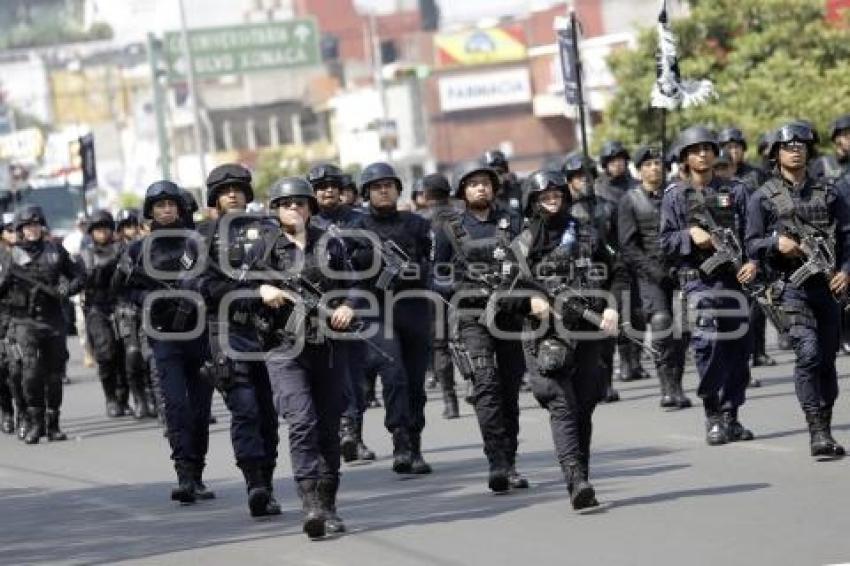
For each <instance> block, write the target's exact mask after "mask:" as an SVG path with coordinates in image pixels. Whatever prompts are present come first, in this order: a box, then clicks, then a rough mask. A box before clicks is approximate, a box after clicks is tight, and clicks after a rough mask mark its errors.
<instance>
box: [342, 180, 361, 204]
mask: <svg viewBox="0 0 850 566" xmlns="http://www.w3.org/2000/svg"><path fill="white" fill-rule="evenodd" d="M340 185H341V188H340V190H339V202H341V203H342V204H346V205H348V206H350V207H352V209H353V210H355V211H357V210H359V209H360V192H359V191H358V190H357V183H355V182H354V178H353V177H352V176H351V175H349V174H348V173H345V174H343V175H342V177H341V178H340Z"/></svg>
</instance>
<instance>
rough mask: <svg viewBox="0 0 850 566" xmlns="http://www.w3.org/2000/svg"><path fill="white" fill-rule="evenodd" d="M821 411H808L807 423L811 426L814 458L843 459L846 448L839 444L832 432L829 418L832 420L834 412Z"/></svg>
mask: <svg viewBox="0 0 850 566" xmlns="http://www.w3.org/2000/svg"><path fill="white" fill-rule="evenodd" d="M826 411H827V410H825V409H821V410H820V411H806V423H807V424H808V425H809V436H810V440H809V446H810V447H811V453H812V456H815V457H818V456H826V457H833V458H834V457H839V458H840V457H842V456H844V447H843V446H841V445H840V444H838V443H837V442H836V441H835V439H834V438H832V434H831V432H830V424H828V422H829V421H827V417H828V418H829V419H830V420H831V419H832V411H831V410H828V411H829V412H828V414H827V413H826Z"/></svg>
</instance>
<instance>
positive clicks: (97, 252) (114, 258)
mask: <svg viewBox="0 0 850 566" xmlns="http://www.w3.org/2000/svg"><path fill="white" fill-rule="evenodd" d="M120 253H121V247H120V245H119V244H117V243H113V244H108V245H105V246H98V245H93V246H89V247H86V248H84V249H82V250H81V251H80V258H82V260H83V265H84V266H85V268H86V277H87V278H88V279H89V281H88V284H87V285H86V287H87V288H86V292H85V303H86V304H87V305H93V304H95V303H109V302H111V301H112V297H111V292H110V282H111V278H112V273H113V271H114V270H115V266H116V265H117V264H118V258H119V256H120Z"/></svg>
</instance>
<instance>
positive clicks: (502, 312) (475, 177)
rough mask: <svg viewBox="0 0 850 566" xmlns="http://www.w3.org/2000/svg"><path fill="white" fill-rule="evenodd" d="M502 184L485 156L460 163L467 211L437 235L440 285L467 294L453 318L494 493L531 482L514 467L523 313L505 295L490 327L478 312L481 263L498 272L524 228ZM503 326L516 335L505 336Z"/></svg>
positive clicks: (459, 188)
mask: <svg viewBox="0 0 850 566" xmlns="http://www.w3.org/2000/svg"><path fill="white" fill-rule="evenodd" d="M500 182H501V180H500V177H499V175H498V173H497V172H496V171H495V170H493V169H492V168H490V167H489V166H487V165H486V164H484V163H482V162H480V161H471V162H467V163H462V164H461V165H459V166H458V168H457V171H456V173H455V178H454V190H455V197H456V198H459V199H463V200H464V201H465V202H466V211H465V212H464V213H463V214H462V215H460V216H459V217H455V218H453V219H451V220H448V221H447V222H446V225H445V226H444V227H443V229H442V230H440V231H439V232H436V233H435V236H436V246H435V256H434V260H435V267H436V269H437V271H436V272H435V279H434V283H435V287H436V288H437V289H440V290H442V291H443V292H444V293H445V294H448V293H449V292H450V291H452V290H455V291H460V292H462V293H463V294H464V295H465V296H464V297H463V298H461V299H460V300H459V301H458V302H457V305H458V308H459V309H460V314H459V315H458V316H457V317H456V318H457V320H456V321H454V320H452V321H451V323H452V324H454V323H455V322H456V324H457V334H458V336H459V339H460V341H461V342H462V343H463V344H464V346H465V347H466V350H467V351H468V353H469V359H470V361H471V371H472V375H466V376H464V377H465V378H466V379H471V380H472V396H471V401H472V405H473V407H474V408H475V414H476V416H477V417H478V426H479V428H480V429H481V436H482V438H483V440H484V454H485V455H486V456H487V461H488V463H489V466H490V473H489V477H488V481H487V484H488V486H489V488H490V489H491V490H492V491H493V492H496V493H499V492H503V491H507V490H508V489H510V488H527V487H528V480H527V479H526V478H525V477H523V476H522V475H520V473H519V472H517V470H516V453H517V447H518V436H519V390H520V385H521V384H522V377H523V374H524V373H525V363H524V358H523V351H522V343H521V342H520V340H519V335H520V334H521V332H522V316H523V315H524V314H525V313H523V312H519V313H517V312H515V311H514V307H515V303H516V301H506V300H500V301H498V302H497V304H496V313H495V316H494V318H493V321H492V326H491V325H490V323H486V322H485V321H484V320H483V319H482V318H481V317H480V314H481V311H483V310H484V309H485V307H486V306H487V302H488V297H489V296H490V292H488V290H487V289H486V288H485V289H484V292H481V287H482V282H481V279H480V276H479V274H478V273H477V269H476V268H477V266H478V265H481V264H483V265H490V266H491V272H492V273H493V274H496V275H498V274H500V273H502V264H503V261H504V260H505V255H506V254H508V253H509V252H508V250H509V245H510V243H511V241H512V240H513V239H514V238H515V237H516V236H517V235H518V234H519V231H520V229H521V228H522V218H521V217H520V216H519V215H518V214H516V213H514V212H512V211H511V210H510V209H503V208H500V207H497V206H496V205H495V202H494V200H495V199H494V197H495V194H496V193H497V192H498V190H499V184H500ZM447 265H453V266H454V271H455V273H457V275H456V278H457V279H459V283H458V285H457V286H456V289H453V286H452V285H451V278H446V277H445V276H444V275H443V274H441V273H440V272H439V269H440V268H441V267H443V266H447ZM506 283H509V282H506ZM496 290H498V289H496ZM501 290H502V291H504V290H507V287H506V288H505V289H501ZM476 291H478V292H477V293H476ZM476 311H478V312H476ZM526 312H527V311H526ZM451 314H453V313H451V312H450V313H449V315H451ZM497 330H498V331H501V332H508V333H513V334H514V336H515V337H514V338H508V337H507V336H504V337H503V336H500V335H499V333H497V332H496V331H497Z"/></svg>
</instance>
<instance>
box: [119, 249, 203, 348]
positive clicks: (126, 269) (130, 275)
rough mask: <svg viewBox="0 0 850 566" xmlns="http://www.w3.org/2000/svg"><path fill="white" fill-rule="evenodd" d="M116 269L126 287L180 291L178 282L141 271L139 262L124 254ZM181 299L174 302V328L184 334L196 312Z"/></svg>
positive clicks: (189, 304)
mask: <svg viewBox="0 0 850 566" xmlns="http://www.w3.org/2000/svg"><path fill="white" fill-rule="evenodd" d="M116 269H117V271H118V273H120V274H122V275H124V280H123V281H121V283H122V284H123V285H124V286H138V287H142V288H144V289H146V290H149V291H156V290H163V291H179V290H180V287H179V286H178V285H177V284H176V283H177V281H175V282H173V283H169V282H168V281H163V280H161V279H156V278H154V277H151V276H150V275H149V274H147V273H145V271H144V270H142V269H140V267H139V263H138V260H137V261H135V262H134V261H133V260H132V259H130V256H129V254H124V255H123V256H122V257H121V259H120V260H118V265H117V266H116ZM181 298H182V299H183V300H178V301H174V305H175V311H174V319H173V326H174V330H175V331H176V332H182V331H183V330H184V329H185V328H186V323H187V322H188V321H189V317H190V316H192V313H193V312H195V309H193V308H192V303H191V302H190V301H188V300H185V298H184V297H181Z"/></svg>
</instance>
